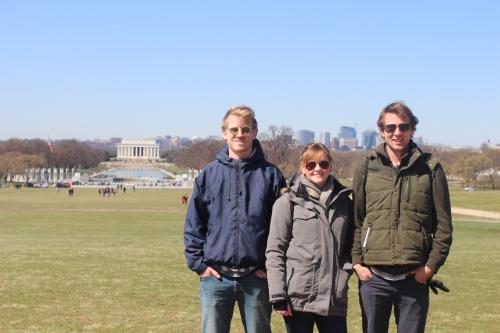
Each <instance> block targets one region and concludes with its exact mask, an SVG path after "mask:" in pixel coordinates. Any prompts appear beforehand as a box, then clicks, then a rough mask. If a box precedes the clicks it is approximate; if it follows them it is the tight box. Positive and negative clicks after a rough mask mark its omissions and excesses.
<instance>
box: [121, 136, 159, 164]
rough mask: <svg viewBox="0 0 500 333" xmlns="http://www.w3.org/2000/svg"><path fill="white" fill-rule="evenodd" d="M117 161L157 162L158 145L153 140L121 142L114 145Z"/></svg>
mask: <svg viewBox="0 0 500 333" xmlns="http://www.w3.org/2000/svg"><path fill="white" fill-rule="evenodd" d="M116 149H117V153H116V159H118V160H159V159H160V145H159V144H157V143H156V141H155V140H122V142H121V143H118V144H117V145H116Z"/></svg>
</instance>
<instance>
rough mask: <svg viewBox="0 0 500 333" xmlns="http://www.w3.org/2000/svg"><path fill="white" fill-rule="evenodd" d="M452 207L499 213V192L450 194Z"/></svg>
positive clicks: (460, 192)
mask: <svg viewBox="0 0 500 333" xmlns="http://www.w3.org/2000/svg"><path fill="white" fill-rule="evenodd" d="M450 196H451V204H452V206H456V207H462V208H468V209H480V210H488V211H495V212H500V191H491V190H480V191H474V192H468V191H464V190H456V191H451V192H450Z"/></svg>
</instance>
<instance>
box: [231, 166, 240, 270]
mask: <svg viewBox="0 0 500 333" xmlns="http://www.w3.org/2000/svg"><path fill="white" fill-rule="evenodd" d="M239 193H240V163H239V162H236V239H235V243H236V246H235V247H236V262H235V266H238V264H239V262H240V256H239V240H240V196H239ZM230 195H231V194H230Z"/></svg>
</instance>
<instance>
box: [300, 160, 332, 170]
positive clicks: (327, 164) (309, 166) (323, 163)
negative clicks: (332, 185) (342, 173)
mask: <svg viewBox="0 0 500 333" xmlns="http://www.w3.org/2000/svg"><path fill="white" fill-rule="evenodd" d="M316 164H318V165H319V167H320V168H321V169H325V170H326V169H328V168H329V167H330V162H329V161H327V160H323V161H319V162H317V163H316V162H315V161H310V162H307V163H306V170H307V171H312V170H314V169H315V168H316Z"/></svg>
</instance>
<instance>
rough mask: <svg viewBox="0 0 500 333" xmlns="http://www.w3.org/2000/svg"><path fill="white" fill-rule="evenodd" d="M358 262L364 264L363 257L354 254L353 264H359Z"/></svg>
mask: <svg viewBox="0 0 500 333" xmlns="http://www.w3.org/2000/svg"><path fill="white" fill-rule="evenodd" d="M357 264H361V265H362V264H363V260H361V257H358V256H352V265H353V266H354V265H357Z"/></svg>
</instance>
